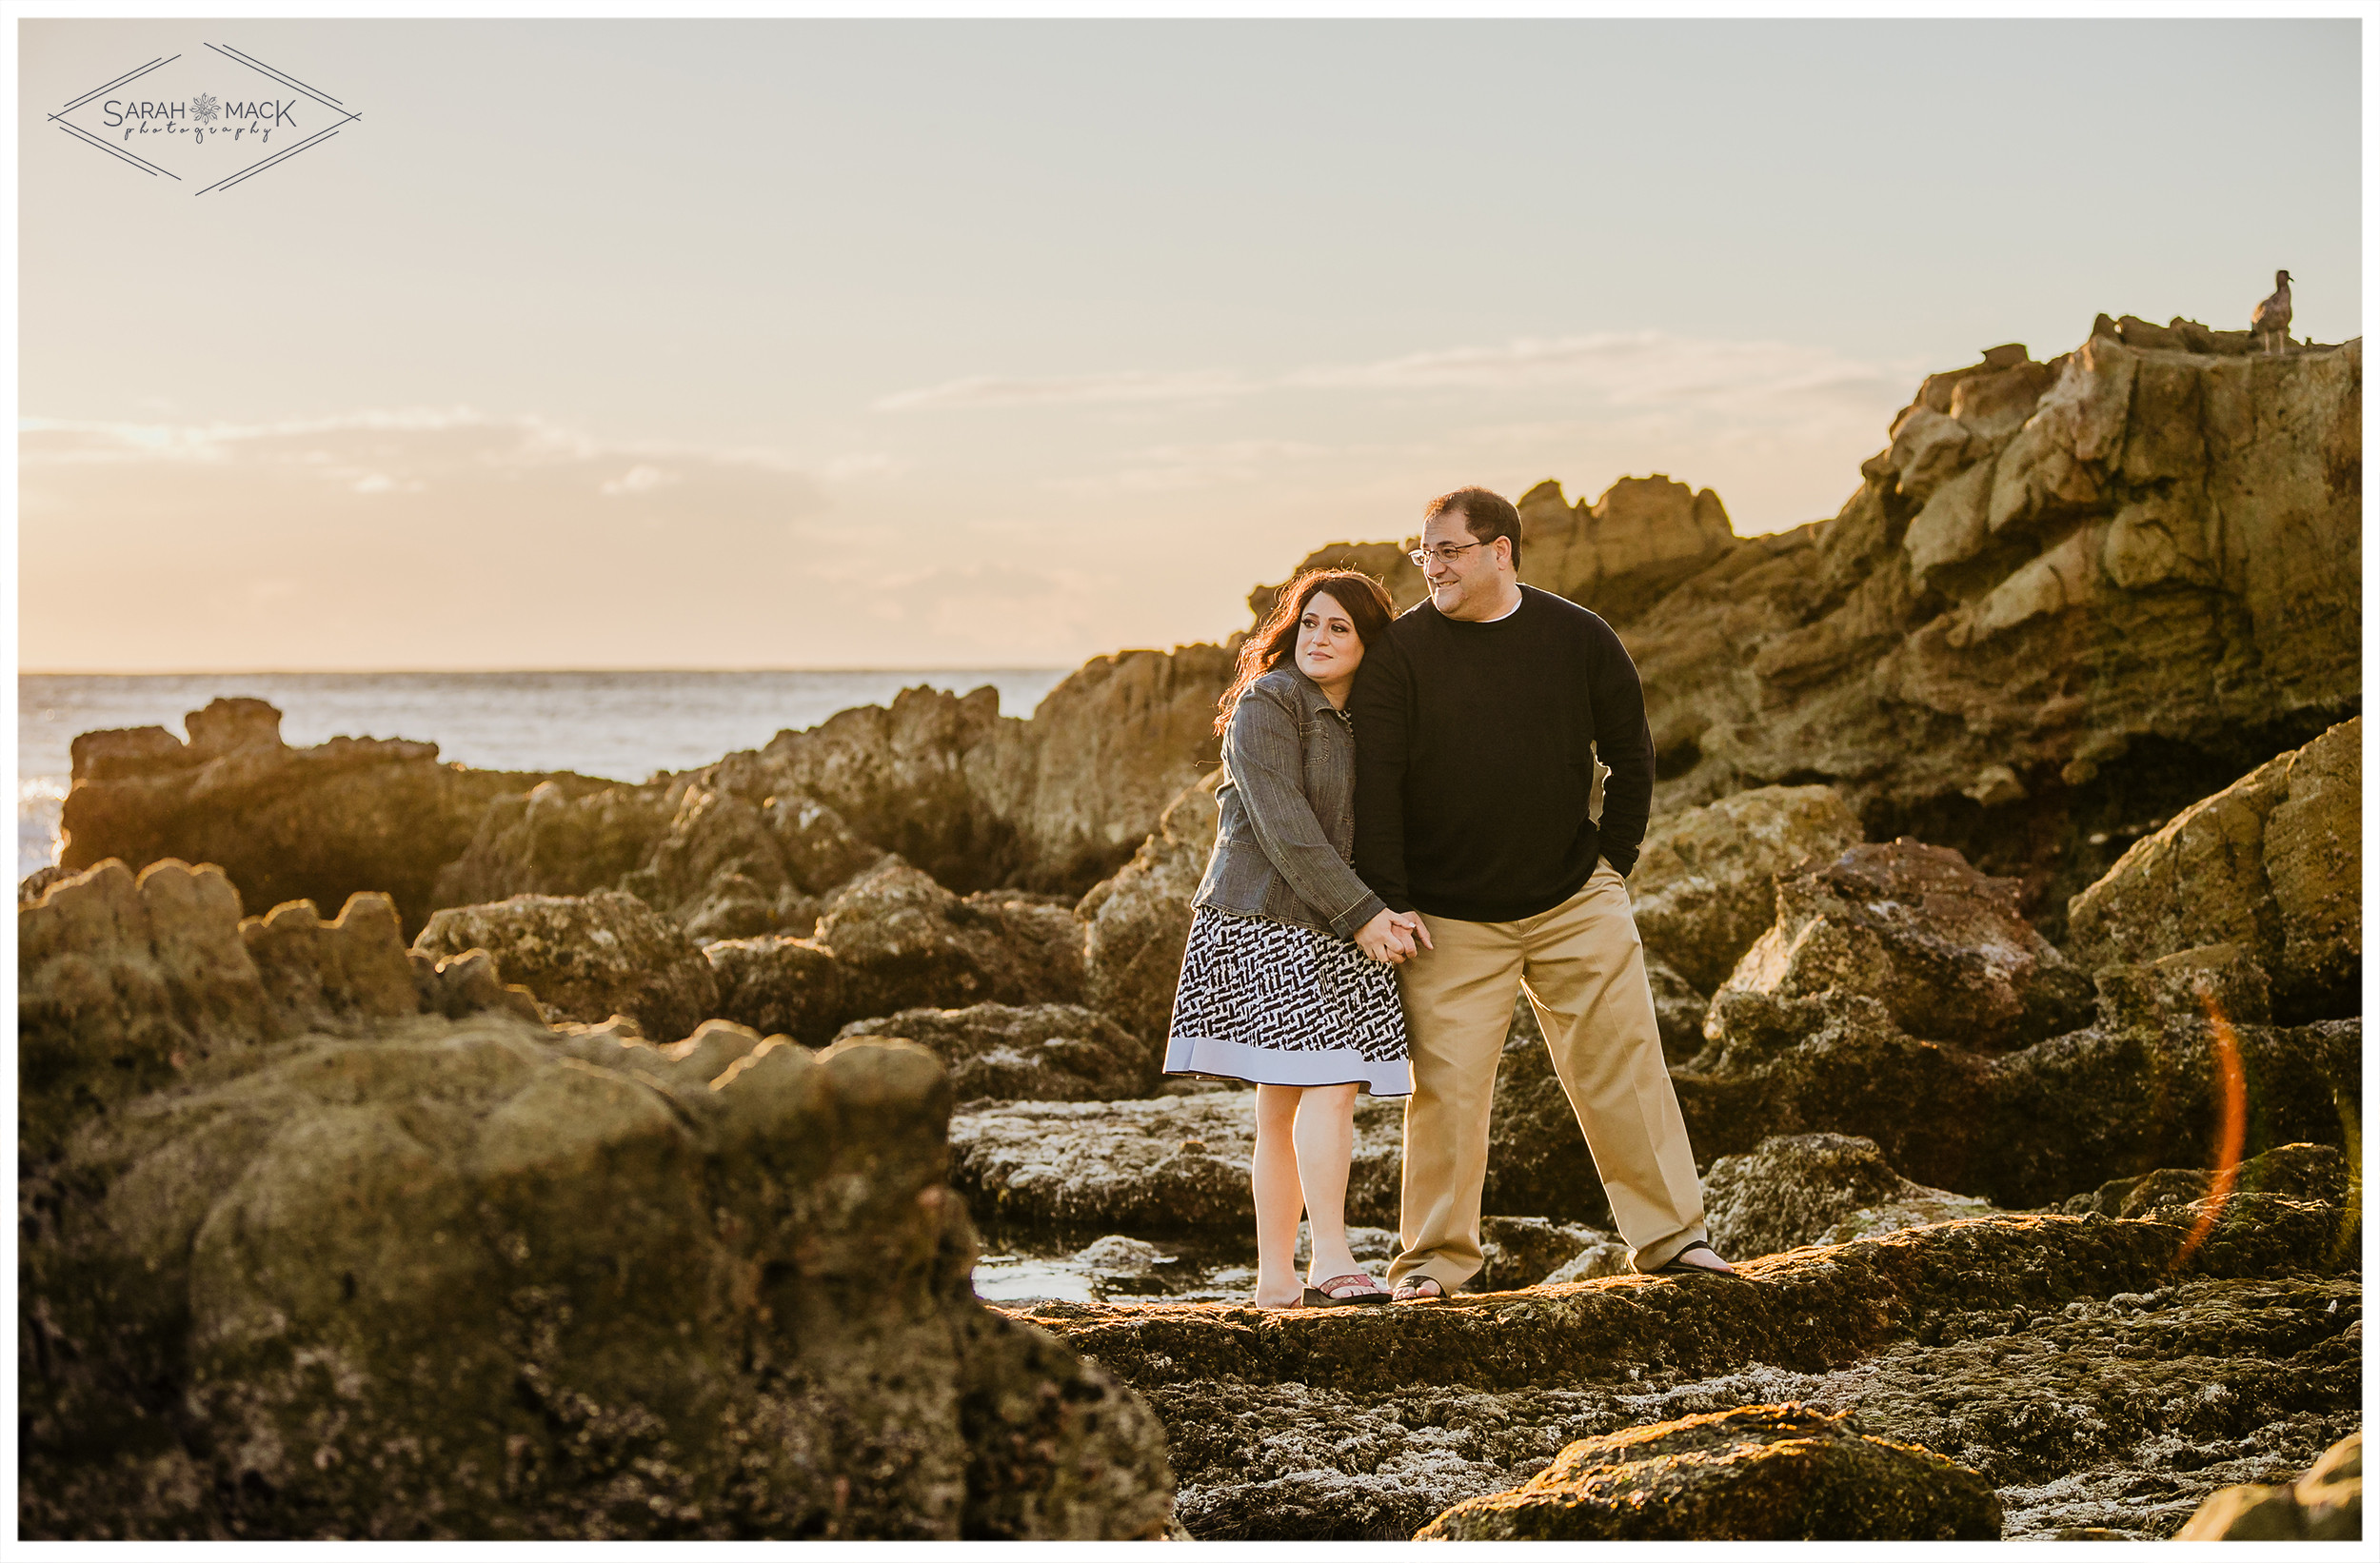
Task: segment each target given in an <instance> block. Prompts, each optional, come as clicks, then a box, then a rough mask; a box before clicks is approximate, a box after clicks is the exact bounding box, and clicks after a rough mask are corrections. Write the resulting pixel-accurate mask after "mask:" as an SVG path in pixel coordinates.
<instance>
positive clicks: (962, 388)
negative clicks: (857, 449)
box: [871, 369, 1263, 412]
mask: <svg viewBox="0 0 2380 1563" xmlns="http://www.w3.org/2000/svg"><path fill="white" fill-rule="evenodd" d="M1262 388H1263V386H1261V384H1260V383H1259V382H1255V381H1250V380H1245V379H1242V378H1241V377H1240V376H1239V375H1236V374H1226V373H1222V372H1220V371H1209V370H1180V371H1174V372H1167V373H1149V372H1146V371H1142V370H1138V369H1125V370H1121V371H1119V372H1116V373H1112V374H1059V375H1042V376H1039V377H1035V376H1024V375H973V376H969V377H968V378H965V379H962V380H945V381H943V382H942V384H941V385H939V386H923V387H922V388H921V389H918V390H908V391H900V392H897V393H895V394H893V395H891V396H885V397H880V398H878V399H877V400H876V401H875V402H874V403H872V404H871V406H873V407H874V408H875V410H876V411H878V412H917V411H922V410H930V409H937V408H944V407H1014V406H1057V405H1061V404H1067V403H1118V402H1124V403H1129V402H1206V401H1220V400H1228V399H1231V398H1235V397H1240V396H1246V395H1250V394H1252V393H1253V392H1255V391H1258V390H1260V389H1262Z"/></svg>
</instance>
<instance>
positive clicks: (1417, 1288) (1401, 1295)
mask: <svg viewBox="0 0 2380 1563" xmlns="http://www.w3.org/2000/svg"><path fill="white" fill-rule="evenodd" d="M1425 1286H1426V1287H1428V1288H1429V1289H1430V1290H1428V1291H1427V1292H1424V1291H1423V1290H1421V1289H1422V1288H1423V1287H1425ZM1445 1295H1446V1288H1445V1287H1443V1286H1440V1285H1439V1284H1438V1277H1437V1276H1406V1277H1405V1278H1404V1279H1403V1280H1400V1281H1398V1283H1397V1290H1396V1291H1394V1292H1392V1293H1390V1294H1389V1296H1390V1297H1391V1298H1392V1299H1393V1300H1395V1301H1398V1302H1430V1301H1434V1300H1435V1299H1437V1298H1438V1297H1442V1296H1445Z"/></svg>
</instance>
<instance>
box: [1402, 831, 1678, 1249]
mask: <svg viewBox="0 0 2380 1563" xmlns="http://www.w3.org/2000/svg"><path fill="white" fill-rule="evenodd" d="M1422 921H1423V922H1424V923H1426V924H1427V925H1428V927H1429V930H1430V938H1431V939H1432V940H1433V941H1434V942H1435V946H1436V947H1435V948H1433V949H1428V950H1420V951H1418V952H1416V953H1415V955H1414V956H1413V957H1412V958H1411V959H1410V960H1406V961H1405V963H1404V964H1403V965H1401V966H1399V967H1398V968H1397V985H1398V989H1399V991H1400V992H1401V994H1402V995H1403V998H1404V1005H1405V1034H1406V1037H1407V1038H1408V1039H1409V1040H1410V1042H1411V1044H1412V1049H1413V1097H1412V1098H1411V1099H1410V1100H1409V1101H1407V1102H1406V1103H1405V1177H1404V1197H1403V1203H1402V1206H1401V1208H1400V1211H1399V1214H1398V1239H1399V1243H1400V1246H1401V1248H1402V1250H1403V1252H1402V1253H1400V1254H1398V1256H1397V1262H1396V1263H1395V1264H1393V1265H1391V1266H1390V1267H1389V1272H1388V1275H1389V1280H1390V1282H1391V1283H1392V1284H1393V1283H1395V1282H1396V1281H1398V1280H1400V1279H1402V1278H1403V1277H1405V1276H1431V1277H1433V1278H1435V1279H1436V1280H1437V1281H1438V1285H1440V1286H1441V1287H1443V1288H1445V1289H1446V1291H1447V1292H1448V1293H1450V1294H1451V1293H1453V1292H1454V1290H1455V1289H1456V1288H1457V1287H1458V1286H1460V1285H1461V1284H1462V1283H1463V1282H1464V1281H1466V1280H1468V1279H1470V1278H1471V1277H1472V1276H1474V1275H1477V1274H1478V1270H1479V1266H1480V1263H1481V1256H1480V1253H1479V1186H1480V1184H1481V1182H1482V1181H1484V1180H1485V1178H1486V1177H1487V1150H1488V1109H1489V1106H1490V1102H1491V1099H1492V1098H1493V1096H1494V1094H1495V1089H1496V1065H1497V1058H1498V1057H1499V1056H1500V1055H1501V1054H1502V1052H1503V1049H1504V1038H1505V1036H1506V1034H1507V1033H1508V1032H1509V1031H1510V1029H1511V1026H1512V1014H1513V994H1514V992H1515V990H1516V989H1517V988H1521V987H1525V988H1526V990H1527V992H1528V995H1529V1001H1530V1003H1531V1005H1532V1006H1533V1007H1534V1008H1535V1009H1536V1010H1537V1024H1538V1025H1539V1026H1540V1027H1541V1028H1543V1030H1544V1032H1545V1044H1546V1047H1547V1049H1548V1050H1549V1051H1550V1052H1551V1053H1552V1054H1553V1056H1554V1072H1555V1074H1556V1075H1557V1077H1559V1078H1560V1079H1561V1082H1562V1090H1563V1091H1564V1092H1565V1093H1566V1094H1567V1095H1568V1096H1569V1098H1570V1105H1571V1110H1572V1111H1574V1112H1576V1113H1577V1115H1578V1126H1579V1127H1580V1128H1581V1129H1583V1130H1585V1131H1586V1136H1587V1149H1588V1150H1589V1151H1590V1152H1591V1153H1593V1155H1594V1157H1595V1168H1596V1171H1597V1173H1598V1174H1600V1175H1601V1177H1602V1179H1603V1189H1604V1193H1605V1194H1606V1195H1608V1196H1609V1197H1610V1198H1611V1203H1612V1217H1613V1220H1614V1222H1615V1223H1616V1225H1617V1226H1618V1228H1619V1235H1620V1237H1621V1238H1622V1239H1623V1240H1624V1241H1626V1243H1627V1244H1628V1246H1629V1249H1630V1250H1631V1253H1630V1259H1631V1261H1632V1262H1633V1263H1634V1264H1635V1265H1636V1268H1637V1269H1638V1270H1656V1269H1658V1268H1660V1267H1661V1266H1662V1265H1664V1264H1666V1263H1668V1262H1669V1260H1670V1259H1671V1258H1672V1257H1673V1256H1676V1253H1677V1251H1678V1250H1679V1249H1682V1248H1684V1247H1685V1246H1686V1245H1687V1244H1688V1243H1691V1242H1694V1241H1696V1239H1698V1238H1705V1237H1708V1236H1709V1235H1708V1233H1707V1232H1706V1231H1705V1229H1704V1227H1703V1223H1702V1185H1701V1183H1700V1181H1699V1180H1698V1179H1697V1178H1696V1177H1695V1163H1694V1152H1693V1150H1692V1148H1691V1147H1690V1146H1689V1145H1688V1144H1687V1142H1686V1121H1685V1119H1684V1118H1682V1117H1681V1116H1680V1115H1679V1113H1678V1111H1677V1093H1676V1090H1675V1089H1673V1088H1672V1086H1671V1085H1670V1078H1669V1068H1668V1065H1667V1064H1666V1063H1665V1062H1664V1061H1663V1059H1662V1058H1661V1034H1660V1031H1659V1029H1658V1027H1657V1026H1656V1023H1655V1020H1654V1016H1653V989H1652V986H1651V984H1650V983H1648V982H1647V981H1646V979H1645V975H1644V945H1643V943H1642V941H1641V940H1638V938H1637V937H1636V915H1635V913H1634V912H1633V911H1632V910H1631V909H1630V906H1629V902H1628V883H1627V881H1626V880H1623V879H1621V878H1620V876H1619V872H1618V870H1616V869H1615V868H1613V867H1612V866H1611V865H1610V864H1609V863H1604V862H1597V864H1596V870H1595V873H1594V875H1593V877H1591V878H1590V879H1589V880H1587V882H1586V884H1585V885H1584V886H1582V887H1581V888H1580V889H1579V891H1578V893H1577V895H1575V896H1573V897H1571V898H1570V900H1566V901H1564V902H1562V904H1560V905H1559V906H1557V907H1555V908H1554V909H1553V910H1552V911H1549V912H1543V913H1540V914H1539V915H1537V917H1533V918H1523V919H1521V920H1519V921H1517V922H1459V921H1457V920H1455V919H1453V918H1439V917H1430V916H1427V915H1426V914H1424V915H1423V917H1422Z"/></svg>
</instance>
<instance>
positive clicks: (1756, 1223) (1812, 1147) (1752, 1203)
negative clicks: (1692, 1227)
mask: <svg viewBox="0 0 2380 1563" xmlns="http://www.w3.org/2000/svg"><path fill="white" fill-rule="evenodd" d="M1928 1195H1941V1196H1942V1197H1945V1198H1954V1197H1955V1196H1950V1195H1944V1194H1943V1191H1941V1190H1938V1189H1925V1188H1921V1187H1919V1186H1918V1185H1916V1184H1914V1183H1912V1182H1911V1181H1910V1180H1909V1179H1908V1178H1906V1177H1902V1176H1901V1175H1900V1174H1899V1173H1897V1172H1895V1171H1894V1170H1893V1166H1892V1163H1890V1162H1889V1161H1887V1160H1885V1159H1884V1153H1883V1152H1881V1151H1879V1150H1878V1149H1876V1143H1875V1141H1874V1140H1873V1139H1866V1138H1860V1137H1858V1136H1856V1135H1835V1134H1809V1135H1775V1136H1772V1137H1771V1138H1767V1139H1764V1140H1762V1141H1761V1142H1760V1143H1759V1145H1758V1146H1757V1147H1755V1149H1754V1150H1753V1151H1752V1152H1750V1153H1749V1154H1747V1155H1743V1156H1723V1157H1719V1158H1718V1159H1717V1160H1716V1161H1714V1162H1712V1163H1711V1170H1710V1171H1708V1172H1707V1173H1705V1174H1703V1177H1702V1205H1703V1214H1704V1216H1705V1217H1706V1218H1707V1219H1708V1221H1709V1222H1710V1227H1711V1241H1712V1243H1713V1245H1714V1246H1715V1247H1716V1248H1717V1249H1718V1251H1719V1252H1720V1253H1722V1254H1725V1255H1728V1256H1731V1257H1735V1258H1750V1257H1752V1256H1755V1255H1758V1254H1781V1253H1783V1252H1784V1251H1785V1250H1787V1249H1789V1248H1799V1247H1801V1246H1802V1245H1803V1244H1804V1243H1811V1242H1815V1241H1817V1240H1819V1238H1820V1237H1821V1236H1822V1235H1823V1234H1825V1233H1826V1232H1827V1231H1828V1230H1829V1229H1830V1228H1833V1227H1835V1226H1836V1225H1837V1224H1838V1223H1841V1222H1843V1221H1845V1220H1846V1219H1848V1218H1850V1217H1853V1216H1854V1215H1855V1214H1856V1213H1858V1212H1861V1211H1865V1210H1874V1209H1875V1208H1876V1207H1879V1206H1883V1205H1886V1204H1889V1203H1892V1202H1894V1201H1896V1200H1907V1199H1910V1198H1912V1197H1924V1196H1928ZM1986 1208H1989V1207H1986ZM1886 1230H1889V1229H1886Z"/></svg>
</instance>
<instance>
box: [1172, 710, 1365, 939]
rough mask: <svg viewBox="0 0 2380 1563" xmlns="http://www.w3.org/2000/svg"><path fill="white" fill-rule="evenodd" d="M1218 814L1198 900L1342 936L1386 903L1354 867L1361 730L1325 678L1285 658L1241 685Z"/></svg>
mask: <svg viewBox="0 0 2380 1563" xmlns="http://www.w3.org/2000/svg"><path fill="white" fill-rule="evenodd" d="M1215 801H1216V802H1217V803H1218V804H1219V805H1220V808H1221V811H1222V819H1221V822H1220V825H1219V826H1218V828H1217V830H1216V832H1215V855H1214V856H1213V857H1211V858H1209V859H1207V861H1206V877H1205V878H1204V879H1202V880H1200V881H1199V893H1198V896H1197V898H1196V900H1195V902H1194V903H1195V904H1197V905H1200V906H1207V907H1212V908H1214V909H1215V910H1216V911H1219V912H1241V913H1250V914H1253V915H1255V916H1259V917H1265V918H1270V919H1272V920H1274V921H1276V922H1292V923H1297V924H1299V926H1301V927H1307V928H1320V929H1325V930H1327V931H1329V932H1331V933H1334V934H1337V935H1338V936H1339V938H1341V939H1352V938H1354V937H1355V934H1356V931H1357V930H1358V929H1359V928H1361V927H1362V926H1363V925H1364V924H1365V923H1367V922H1369V921H1371V920H1372V919H1373V918H1374V917H1376V916H1378V914H1379V913H1381V912H1384V911H1386V910H1387V909H1388V907H1387V903H1386V902H1385V901H1383V900H1380V898H1379V897H1378V896H1376V895H1374V894H1373V893H1372V890H1371V887H1370V886H1368V885H1366V884H1365V883H1364V882H1363V880H1360V879H1359V878H1357V877H1356V871H1355V870H1354V869H1353V868H1352V867H1350V866H1348V865H1349V862H1350V861H1351V860H1352V858H1353V857H1354V855H1355V845H1356V735H1355V729H1354V727H1353V726H1352V725H1350V723H1349V722H1348V720H1347V715H1346V713H1345V712H1343V711H1340V710H1339V709H1338V708H1337V707H1335V706H1333V705H1332V704H1331V702H1330V700H1329V698H1328V697H1327V696H1325V695H1324V694H1323V693H1322V689H1321V686H1320V685H1319V684H1317V683H1315V682H1314V681H1313V680H1312V679H1309V678H1307V677H1306V676H1305V675H1304V674H1303V673H1301V672H1299V670H1298V669H1297V667H1296V666H1295V665H1294V664H1290V663H1283V664H1282V665H1281V666H1279V667H1276V668H1274V669H1273V670H1272V671H1271V672H1269V673H1266V674H1265V675H1264V676H1263V677H1262V678H1259V679H1258V680H1257V681H1256V682H1255V683H1252V684H1250V685H1248V687H1247V688H1246V689H1244V690H1242V691H1241V692H1240V701H1239V703H1238V704H1236V705H1234V706H1233V707H1232V712H1231V722H1230V724H1229V725H1228V726H1226V727H1225V728H1224V729H1223V782H1222V785H1221V786H1220V787H1218V788H1217V789H1216V791H1215Z"/></svg>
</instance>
